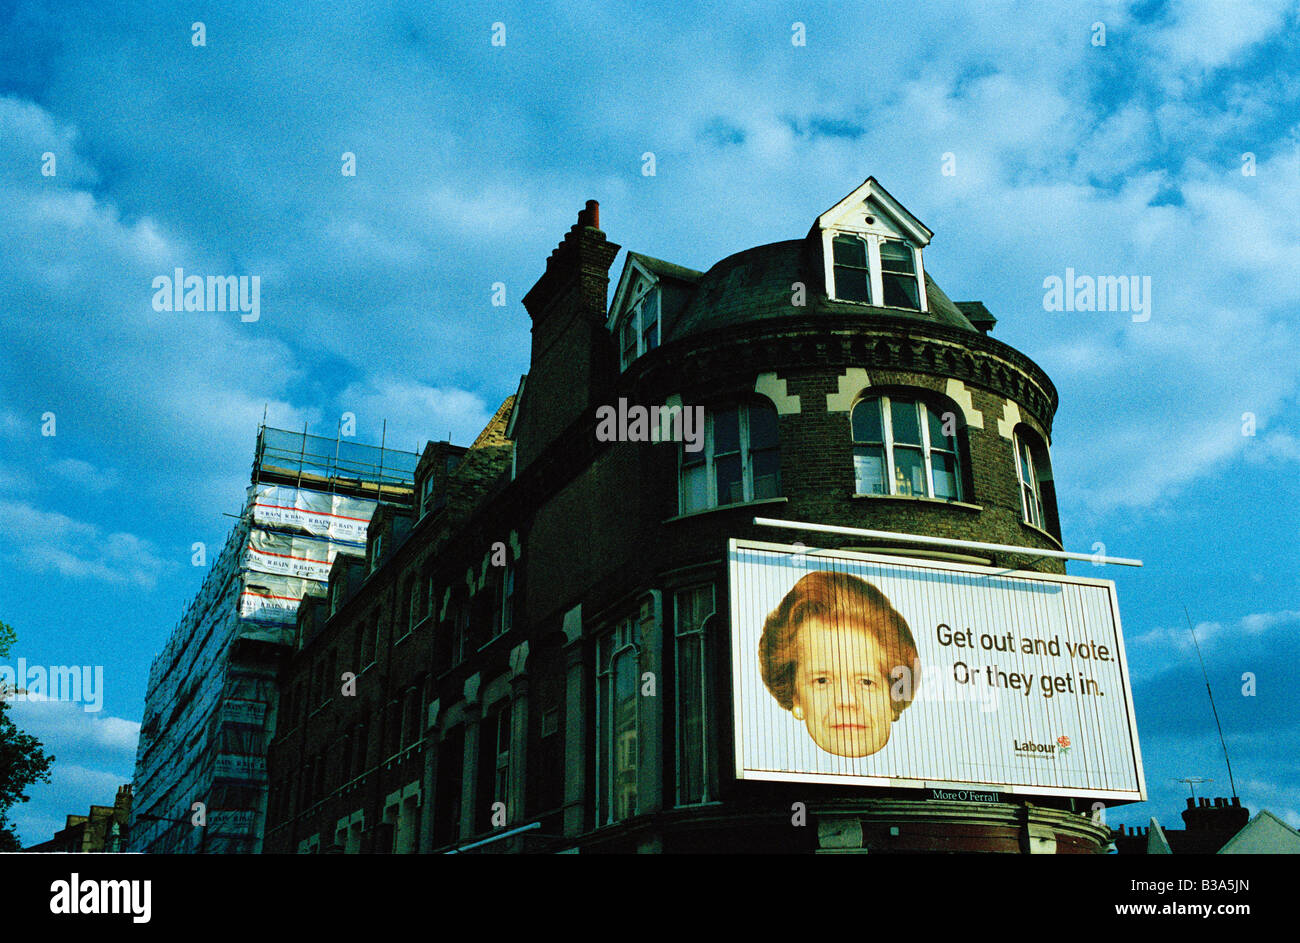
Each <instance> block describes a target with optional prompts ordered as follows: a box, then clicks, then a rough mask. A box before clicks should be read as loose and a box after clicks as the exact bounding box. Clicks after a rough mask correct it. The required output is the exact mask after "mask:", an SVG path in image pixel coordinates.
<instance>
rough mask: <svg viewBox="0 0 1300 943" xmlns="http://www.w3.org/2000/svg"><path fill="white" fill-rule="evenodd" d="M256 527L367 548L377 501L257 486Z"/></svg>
mask: <svg viewBox="0 0 1300 943" xmlns="http://www.w3.org/2000/svg"><path fill="white" fill-rule="evenodd" d="M250 491H252V509H253V524H254V525H256V526H264V527H266V528H269V529H272V530H285V531H290V532H292V531H295V530H298V531H303V532H305V533H308V534H315V535H316V536H318V537H328V538H330V539H331V540H333V541H336V542H339V543H349V544H352V545H354V546H355V545H360V546H363V547H364V546H365V544H366V528H367V527H368V526H369V525H370V516H371V515H372V514H374V513H375V502H374V501H368V500H366V499H364V498H350V497H347V496H346V495H341V494H327V493H325V492H322V491H308V490H306V489H304V488H290V487H287V486H285V485H268V484H258V485H253V487H252V488H251V489H250Z"/></svg>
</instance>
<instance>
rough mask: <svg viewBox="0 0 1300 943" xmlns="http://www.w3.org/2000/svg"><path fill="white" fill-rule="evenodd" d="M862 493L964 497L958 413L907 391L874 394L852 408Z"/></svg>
mask: <svg viewBox="0 0 1300 943" xmlns="http://www.w3.org/2000/svg"><path fill="white" fill-rule="evenodd" d="M851 425H852V430H853V431H852V435H853V472H854V479H855V481H856V486H855V487H856V491H857V493H858V494H894V495H913V496H917V497H925V498H938V499H940V500H943V501H961V500H962V496H963V489H962V472H961V459H960V449H959V448H958V437H957V414H956V413H955V412H952V411H949V410H945V409H942V408H941V407H938V406H935V405H932V404H929V403H926V402H925V401H923V400H920V399H916V398H913V397H908V396H905V395H890V396H872V397H868V398H866V399H862V400H859V401H858V403H857V405H856V406H854V407H853V412H852V418H851Z"/></svg>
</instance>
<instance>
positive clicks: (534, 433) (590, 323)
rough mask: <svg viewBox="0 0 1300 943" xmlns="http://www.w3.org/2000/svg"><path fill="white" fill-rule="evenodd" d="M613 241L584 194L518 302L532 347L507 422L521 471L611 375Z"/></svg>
mask: <svg viewBox="0 0 1300 943" xmlns="http://www.w3.org/2000/svg"><path fill="white" fill-rule="evenodd" d="M619 248H620V247H619V246H617V245H615V244H614V243H612V242H608V241H607V240H606V239H605V234H604V233H603V232H601V231H600V204H598V203H597V202H596V201H595V200H588V201H587V205H586V207H585V208H584V209H583V210H582V211H581V212H579V213H578V221H577V222H576V223H575V224H574V225H573V226H572V227H570V229H569V231H568V232H567V233H566V234H565V236H564V239H563V240H562V241H561V242H560V244H559V245H558V246H556V248H555V251H554V252H552V253H551V256H550V258H549V259H547V260H546V271H545V272H543V273H542V277H541V278H539V279H538V280H537V284H535V285H534V286H533V287H532V289H531V290H529V292H528V294H526V295H524V307H525V308H526V309H527V310H528V314H529V315H530V316H531V317H532V319H533V345H532V358H531V364H530V366H529V369H528V379H527V381H526V383H525V385H524V394H523V402H522V403H520V404H519V413H518V415H517V417H516V420H515V463H516V465H515V467H516V469H517V470H520V471H522V470H523V468H524V467H526V466H527V465H528V464H529V463H530V462H531V461H532V460H533V459H535V458H536V457H537V456H538V455H540V454H541V453H542V451H543V450H544V449H545V448H546V447H547V446H548V445H549V444H550V443H551V442H553V441H554V440H555V439H556V438H557V437H558V436H559V435H560V433H561V432H563V431H564V430H565V429H566V428H567V427H568V426H569V425H570V424H571V423H572V422H573V421H574V420H575V419H577V418H578V417H579V416H581V415H583V414H592V415H594V413H595V409H596V406H598V405H599V404H601V403H604V402H607V401H608V400H609V399H610V397H611V391H612V390H613V388H614V383H615V381H616V380H617V377H618V358H617V351H616V350H615V345H614V341H613V339H612V338H611V337H610V336H609V332H608V331H607V330H606V329H605V316H606V308H605V301H606V297H607V295H608V293H609V267H610V266H611V265H612V264H613V263H614V258H615V256H617V255H618V251H619Z"/></svg>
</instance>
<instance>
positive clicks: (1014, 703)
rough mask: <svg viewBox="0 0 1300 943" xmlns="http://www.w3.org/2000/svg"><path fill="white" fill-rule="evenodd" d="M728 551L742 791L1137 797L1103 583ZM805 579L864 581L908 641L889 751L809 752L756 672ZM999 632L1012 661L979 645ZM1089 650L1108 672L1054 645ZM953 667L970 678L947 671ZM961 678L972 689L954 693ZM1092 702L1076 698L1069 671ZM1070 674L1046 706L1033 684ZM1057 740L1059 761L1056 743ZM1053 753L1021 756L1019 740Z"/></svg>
mask: <svg viewBox="0 0 1300 943" xmlns="http://www.w3.org/2000/svg"><path fill="white" fill-rule="evenodd" d="M799 549H800V548H795V547H789V546H785V545H779V544H767V543H756V542H752V541H738V540H733V541H731V544H730V548H729V581H730V588H731V613H732V665H733V679H734V686H733V687H734V708H735V720H736V775H737V777H738V778H741V779H768V780H782V781H797V782H798V781H802V782H825V783H856V784H860V785H874V786H890V787H916V788H935V787H939V788H943V787H948V786H955V785H961V786H979V787H982V788H996V789H998V790H999V791H1002V792H1010V793H1017V792H1019V793H1031V794H1034V793H1036V794H1040V795H1069V796H1080V797H1085V796H1086V797H1096V798H1108V799H1127V800H1142V799H1145V798H1146V794H1145V785H1144V782H1143V777H1142V760H1141V755H1140V751H1139V748H1138V742H1137V725H1136V722H1135V720H1134V715H1133V698H1132V694H1131V692H1130V690H1129V681H1128V669H1127V665H1126V663H1125V661H1124V642H1123V638H1122V636H1121V631H1120V624H1119V610H1118V606H1117V604H1116V600H1115V585H1114V583H1112V582H1110V581H1108V580H1093V579H1082V578H1078V577H1069V576H1057V575H1054V574H1040V573H1025V572H1008V571H1005V570H998V569H992V568H989V567H981V566H969V565H963V564H954V563H943V562H937V561H929V560H912V559H910V558H899V557H885V556H877V555H873V554H860V553H852V552H848V551H817V552H815V553H814V552H807V553H803V554H801V553H799ZM816 570H831V571H836V572H844V573H850V574H853V575H855V576H858V577H861V578H862V579H864V580H866V581H867V582H869V583H872V584H874V585H875V586H876V587H877V588H878V589H879V590H880V591H881V592H883V593H884V594H885V596H886V597H887V598H888V599H889V601H890V603H891V604H892V605H893V607H894V609H896V610H897V611H898V613H899V614H900V615H901V616H902V617H903V619H904V620H905V621H906V622H907V624H908V626H909V628H910V629H911V633H912V638H913V639H914V641H915V642H916V647H917V652H918V656H919V661H920V669H921V671H920V678H921V681H920V684H919V685H918V686H917V688H916V691H915V700H914V701H913V703H912V704H910V705H909V706H908V707H907V708H906V709H905V710H903V712H902V714H901V716H900V718H899V719H898V720H897V721H895V722H894V723H893V725H892V727H891V733H890V737H889V741H888V743H886V745H885V746H884V747H883V748H882V749H881V750H880V751H878V752H877V753H875V754H872V755H870V756H865V757H858V758H849V757H842V756H837V755H835V754H832V753H829V752H827V751H825V750H823V749H821V748H820V747H818V746H817V744H816V743H814V742H813V740H812V738H811V736H810V735H809V734H808V730H807V728H806V727H805V725H804V723H803V722H802V721H798V720H795V719H794V717H793V715H792V714H791V713H790V712H789V711H786V710H784V709H783V708H782V707H781V706H780V705H779V704H778V703H777V701H776V699H775V698H774V697H773V696H772V694H771V692H769V691H768V689H767V687H766V686H765V685H764V683H763V679H762V675H761V674H760V670H761V669H760V664H759V654H758V652H759V639H760V637H761V636H762V632H763V623H764V621H765V620H766V618H767V616H768V614H769V613H770V612H772V611H773V610H774V609H776V607H777V606H778V605H779V604H780V603H781V600H782V598H783V597H784V596H785V594H786V593H787V592H789V591H790V589H791V588H792V587H793V586H794V584H795V583H796V582H798V580H799V579H800V578H801V577H802V576H804V575H806V574H807V573H811V572H813V571H816ZM940 624H945V625H947V626H949V627H950V628H951V629H953V630H954V631H965V630H966V629H970V630H971V635H972V636H973V640H974V643H975V647H974V648H969V647H967V648H958V647H956V646H955V645H951V644H950V645H942V644H940V642H939V637H938V630H937V627H938V626H939V625H940ZM1008 631H1009V632H1010V633H1011V635H1012V637H1013V640H1014V646H1013V650H1012V651H1010V652H1005V651H993V650H986V649H985V648H984V647H983V646H982V644H981V642H982V639H981V636H982V635H988V636H989V637H990V642H991V641H992V639H993V637H999V638H1001V637H1003V636H1005V634H1006V633H1007V632H1008ZM1025 637H1029V638H1039V639H1043V640H1044V641H1050V640H1052V639H1053V638H1056V640H1057V642H1058V644H1059V648H1060V655H1059V656H1054V655H1050V654H1027V653H1023V652H1022V651H1021V650H1020V647H1021V644H1022V643H1021V639H1023V638H1025ZM1087 642H1095V643H1096V644H1097V645H1099V646H1100V645H1104V646H1106V648H1107V649H1108V651H1109V654H1110V659H1111V660H1109V661H1100V660H1097V659H1095V658H1090V659H1084V658H1081V657H1077V656H1076V657H1071V656H1070V655H1069V654H1067V651H1068V649H1067V643H1074V644H1075V645H1078V644H1079V643H1087ZM958 662H961V663H963V664H964V665H966V666H967V669H968V672H965V671H962V670H961V669H955V666H956V664H957V663H958ZM990 666H994V667H996V668H997V669H998V670H1000V671H1002V672H1004V673H1007V676H1008V680H1009V678H1010V672H1012V671H1016V672H1020V673H1021V674H1022V675H1028V676H1032V677H1031V680H1030V684H1031V688H1030V689H1029V691H1028V693H1025V691H1024V690H1012V689H1010V688H1006V687H1001V685H1000V679H999V683H998V684H997V685H996V686H995V687H990V685H989V683H988V680H987V678H988V676H987V673H986V669H987V668H988V667H990ZM954 671H956V674H957V675H958V676H965V677H968V678H969V677H977V678H978V681H976V682H973V683H972V682H969V681H968V682H967V683H958V682H957V681H956V680H955V678H954ZM1081 674H1082V675H1083V676H1084V678H1086V679H1090V680H1091V681H1092V682H1094V683H1095V684H1096V685H1097V689H1098V690H1099V691H1100V694H1086V695H1085V694H1081V693H1079V692H1080V690H1081V688H1082V687H1083V685H1082V682H1081V680H1080V677H1079V676H1080V675H1081ZM1044 675H1046V676H1049V677H1053V676H1070V677H1071V678H1072V683H1073V686H1074V693H1073V694H1070V693H1053V695H1052V696H1051V697H1046V696H1044V694H1043V691H1042V688H1041V687H1040V685H1041V684H1042V680H1041V679H1042V678H1043V676H1044ZM1062 736H1064V737H1068V740H1069V744H1070V746H1069V749H1068V750H1063V749H1062V748H1061V747H1060V745H1059V743H1058V738H1059V737H1062ZM1024 743H1035V744H1044V745H1055V746H1056V749H1055V750H1053V751H1050V752H1040V751H1030V752H1024V751H1020V752H1018V751H1017V749H1016V745H1017V744H1024Z"/></svg>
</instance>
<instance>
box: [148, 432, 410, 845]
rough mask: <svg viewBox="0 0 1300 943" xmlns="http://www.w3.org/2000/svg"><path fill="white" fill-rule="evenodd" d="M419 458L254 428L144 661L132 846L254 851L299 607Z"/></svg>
mask: <svg viewBox="0 0 1300 943" xmlns="http://www.w3.org/2000/svg"><path fill="white" fill-rule="evenodd" d="M418 462H419V456H418V455H416V454H415V453H412V452H401V451H397V450H395V449H390V448H386V447H384V446H382V445H380V446H367V445H361V444H359V443H352V442H346V443H345V442H343V441H342V438H341V437H339V438H337V439H326V438H324V437H322V436H314V435H309V434H308V433H307V430H306V429H304V430H303V432H301V433H297V432H288V431H285V430H282V429H272V428H269V427H267V426H265V425H264V426H262V427H261V428H260V429H259V430H258V436H257V450H256V454H255V457H254V460H253V473H252V483H251V484H250V486H249V488H248V491H247V494H246V499H245V502H244V507H243V510H242V513H241V514H240V516H239V520H238V522H237V523H236V524H235V526H234V527H233V528H232V529H231V532H230V534H229V536H228V537H227V539H226V542H225V545H224V546H223V547H222V550H221V553H220V554H219V555H218V556H217V559H216V560H215V561H214V562H213V564H212V567H211V569H210V570H209V572H208V574H207V576H206V578H205V579H204V581H203V584H202V586H201V587H200V589H199V592H198V594H197V595H196V596H195V597H194V599H193V600H192V601H191V602H190V604H189V605H188V606H187V607H186V610H185V613H184V615H183V616H182V617H181V619H180V622H179V623H178V624H177V626H176V628H175V630H174V631H173V632H172V634H171V636H170V638H169V639H168V641H167V643H166V645H165V646H164V648H163V650H162V651H161V652H160V653H159V654H158V655H157V656H156V657H155V658H154V660H153V663H152V664H151V666H150V669H149V688H148V692H147V694H146V697H145V711H144V721H143V723H142V724H141V728H140V742H139V746H138V748H137V752H136V764H135V776H134V784H135V801H134V803H133V812H132V814H133V819H134V820H133V822H132V827H131V830H130V836H131V847H130V850H132V851H143V852H152V853H177V852H182V853H183V852H196V851H199V850H203V851H206V852H209V853H228V854H229V853H234V854H238V853H257V852H259V851H260V850H261V843H262V834H261V829H262V822H263V821H264V812H265V803H266V751H267V746H268V745H269V743H270V741H271V739H272V737H273V736H274V734H275V707H276V701H277V698H276V694H277V691H276V678H275V668H276V664H277V661H278V656H279V654H280V653H281V652H282V651H283V650H284V648H285V647H286V646H289V645H292V644H293V635H294V627H295V623H296V620H297V612H298V606H299V603H300V602H301V600H302V599H303V598H304V597H305V596H324V595H325V593H326V589H327V586H328V579H329V571H330V567H331V566H332V564H333V562H334V559H335V557H337V556H338V555H339V554H346V555H352V556H364V554H365V547H366V530H367V528H368V526H369V522H370V519H371V516H372V515H373V514H374V511H375V508H376V507H377V506H378V505H379V503H380V502H381V501H383V502H388V503H401V504H407V505H409V503H410V501H411V498H412V494H413V490H414V477H415V467H416V464H417V463H418ZM195 803H202V804H203V811H204V819H205V820H206V825H204V826H202V827H199V826H198V825H197V822H196V816H195V810H194V804H195Z"/></svg>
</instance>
